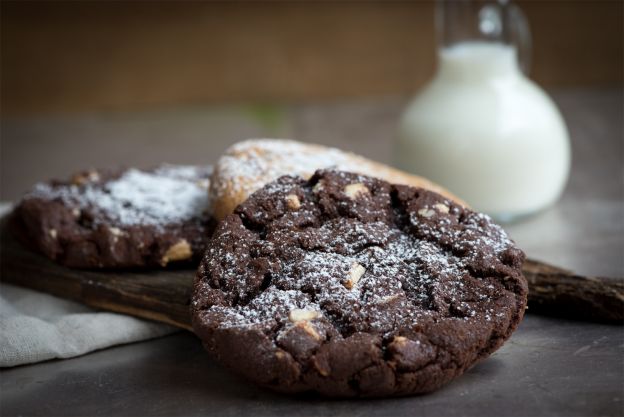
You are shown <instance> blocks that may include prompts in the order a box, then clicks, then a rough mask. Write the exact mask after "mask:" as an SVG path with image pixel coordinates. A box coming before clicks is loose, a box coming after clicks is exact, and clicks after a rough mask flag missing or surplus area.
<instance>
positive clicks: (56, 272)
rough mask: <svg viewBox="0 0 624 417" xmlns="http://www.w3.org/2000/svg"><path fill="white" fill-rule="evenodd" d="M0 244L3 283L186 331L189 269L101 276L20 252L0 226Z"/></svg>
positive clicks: (193, 273)
mask: <svg viewBox="0 0 624 417" xmlns="http://www.w3.org/2000/svg"><path fill="white" fill-rule="evenodd" d="M3 220H4V219H3ZM0 244H1V245H0V279H1V280H2V281H3V282H8V283H11V284H16V285H20V286H23V287H29V288H32V289H35V290H38V291H42V292H46V293H50V294H54V295H56V296H59V297H63V298H69V299H72V300H75V301H78V302H80V303H83V304H86V305H88V306H91V307H95V308H98V309H103V310H110V311H115V312H118V313H125V314H131V315H133V316H137V317H142V318H146V319H150V320H155V321H160V322H164V323H168V324H172V325H174V326H178V327H182V328H184V329H189V330H190V329H191V324H190V323H191V320H190V316H189V302H190V292H191V286H192V282H193V277H194V275H195V271H194V270H192V269H178V270H173V269H171V270H164V271H149V272H100V271H86V270H77V269H70V268H66V267H63V266H61V265H57V264H56V263H54V262H52V261H50V260H49V259H47V258H45V257H44V256H42V255H40V254H38V253H35V252H32V251H30V250H27V249H26V248H24V247H23V246H22V245H21V244H20V243H18V242H17V241H16V240H15V239H13V238H12V236H11V235H10V233H9V232H8V230H7V228H6V227H5V221H2V222H1V223H0Z"/></svg>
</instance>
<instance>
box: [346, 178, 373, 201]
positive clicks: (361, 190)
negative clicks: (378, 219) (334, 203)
mask: <svg viewBox="0 0 624 417" xmlns="http://www.w3.org/2000/svg"><path fill="white" fill-rule="evenodd" d="M344 193H345V194H346V195H347V197H349V198H350V199H352V200H355V199H356V198H357V197H358V195H360V194H370V191H369V190H368V188H366V186H365V185H364V184H362V183H361V182H358V183H355V184H349V185H347V186H346V187H345V188H344Z"/></svg>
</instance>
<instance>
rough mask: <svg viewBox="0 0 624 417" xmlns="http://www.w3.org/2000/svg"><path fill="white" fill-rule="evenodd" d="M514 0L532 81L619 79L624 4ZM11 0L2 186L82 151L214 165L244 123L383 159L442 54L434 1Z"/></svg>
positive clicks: (85, 158) (93, 161)
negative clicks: (528, 47) (529, 46)
mask: <svg viewBox="0 0 624 417" xmlns="http://www.w3.org/2000/svg"><path fill="white" fill-rule="evenodd" d="M518 3H519V5H520V6H521V8H522V9H523V10H524V11H525V13H526V14H527V16H528V18H529V22H530V25H531V29H532V32H533V40H534V45H533V56H532V71H531V76H532V78H533V79H534V80H536V81H537V82H538V83H540V84H541V85H542V86H544V87H545V88H546V89H547V90H548V91H565V89H566V88H590V89H596V88H607V87H608V88H613V87H614V86H615V87H616V88H617V89H618V90H621V86H622V83H623V73H624V71H623V68H624V66H623V61H622V59H623V58H622V57H623V35H624V34H623V26H622V25H623V23H622V22H623V19H624V16H623V2H621V1H520V2H518ZM1 7H2V10H1V19H2V21H1V23H2V24H1V30H2V33H1V35H2V36H1V38H2V45H1V46H2V49H1V55H2V56H1V58H2V60H1V65H2V71H1V77H2V78H1V116H2V137H1V141H2V142H1V145H2V146H1V171H0V174H1V177H0V179H1V185H2V186H1V187H0V198H1V199H4V200H6V199H15V198H16V197H18V196H19V195H20V194H21V193H22V192H23V191H24V190H25V189H27V187H28V186H29V185H30V184H32V182H33V181H36V180H38V179H41V178H42V177H43V178H45V177H49V176H65V175H67V174H68V173H69V172H70V171H71V170H73V169H77V168H80V167H83V166H85V165H86V166H89V165H94V166H103V165H110V164H116V165H149V164H153V163H157V162H160V161H162V160H168V161H170V162H191V163H210V162H213V161H214V160H215V159H216V157H217V156H218V154H219V153H220V152H221V151H222V150H223V149H224V148H225V147H226V146H227V145H228V144H229V143H231V142H233V141H235V140H240V139H243V138H245V137H247V136H259V135H262V136H296V138H299V139H306V140H313V141H316V142H322V143H328V144H337V145H340V146H343V147H347V148H353V149H358V148H362V149H364V151H363V152H364V153H368V154H370V155H369V156H375V157H376V158H377V159H380V160H386V161H387V159H388V155H389V151H388V149H389V145H388V141H391V139H392V138H391V136H392V132H393V130H392V129H393V126H394V125H395V124H396V121H397V117H398V115H399V114H400V112H401V110H402V108H403V106H404V105H405V103H406V102H407V99H408V98H409V97H410V96H411V95H413V94H414V92H415V91H417V89H418V88H419V87H420V86H422V85H423V84H424V83H425V82H426V81H427V79H428V78H430V77H431V75H432V74H433V71H434V68H435V50H436V49H435V48H436V42H435V31H434V19H433V13H434V4H433V3H432V2H423V1H412V2H409V1H408V2H392V1H368V2H154V1H144V2H143V1H141V2H120V1H115V2H57V1H49V2H32V1H2V3H1ZM564 102H565V95H564ZM618 103H621V101H616V107H617V105H621V104H618ZM564 105H565V104H564ZM371 119H372V120H376V122H375V123H370V122H369V123H368V125H367V126H363V124H362V121H363V120H368V121H370V120H371ZM362 141H364V142H366V144H367V146H361V145H362V143H361V142H362ZM378 142H382V143H385V146H382V145H381V144H379V143H378Z"/></svg>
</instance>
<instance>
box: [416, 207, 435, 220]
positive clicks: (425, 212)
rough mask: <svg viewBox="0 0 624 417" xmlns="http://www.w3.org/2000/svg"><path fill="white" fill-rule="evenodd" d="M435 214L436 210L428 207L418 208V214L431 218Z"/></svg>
mask: <svg viewBox="0 0 624 417" xmlns="http://www.w3.org/2000/svg"><path fill="white" fill-rule="evenodd" d="M434 214H435V211H433V210H431V209H428V208H423V209H420V210H418V215H419V216H422V217H426V218H429V217H431V216H433V215H434Z"/></svg>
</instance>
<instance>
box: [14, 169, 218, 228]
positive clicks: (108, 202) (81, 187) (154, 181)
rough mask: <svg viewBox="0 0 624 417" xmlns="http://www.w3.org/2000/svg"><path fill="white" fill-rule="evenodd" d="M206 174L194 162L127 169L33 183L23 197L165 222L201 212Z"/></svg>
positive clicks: (126, 219) (110, 216) (127, 220)
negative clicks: (114, 174)
mask: <svg viewBox="0 0 624 417" xmlns="http://www.w3.org/2000/svg"><path fill="white" fill-rule="evenodd" d="M208 174H209V171H208V170H207V169H206V168H202V167H196V166H176V165H163V166H161V167H159V168H157V169H155V170H153V171H141V170H138V169H128V170H126V171H125V172H123V174H122V175H121V176H119V177H118V178H116V179H113V180H110V181H105V182H100V181H99V179H98V178H97V176H92V177H94V180H93V181H89V182H86V183H82V184H63V185H51V184H44V183H41V184H37V185H36V186H35V189H34V190H33V192H31V193H30V194H29V195H27V196H26V198H44V199H58V200H61V201H63V203H64V204H67V205H68V206H70V207H74V208H77V209H86V210H91V211H93V212H94V214H95V216H94V221H95V222H97V221H98V216H103V217H104V218H105V219H106V220H112V221H114V222H117V223H119V224H120V225H125V226H131V225H139V224H140V225H153V226H157V227H159V226H163V225H166V224H171V223H181V222H185V221H188V220H191V219H193V218H199V217H201V216H202V214H203V213H204V212H205V210H206V209H207V208H208V195H207V186H208Z"/></svg>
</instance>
